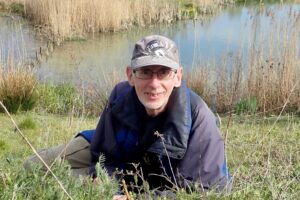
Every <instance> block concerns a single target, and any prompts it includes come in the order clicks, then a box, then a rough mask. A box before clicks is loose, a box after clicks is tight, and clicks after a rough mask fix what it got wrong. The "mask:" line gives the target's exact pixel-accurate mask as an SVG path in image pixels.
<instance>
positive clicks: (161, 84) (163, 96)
mask: <svg viewBox="0 0 300 200" xmlns="http://www.w3.org/2000/svg"><path fill="white" fill-rule="evenodd" d="M138 70H141V71H139V72H135V73H136V74H135V73H134V71H133V69H132V68H131V67H127V69H126V73H127V77H128V81H129V83H130V84H131V85H132V86H134V87H135V91H136V94H137V96H138V98H139V100H140V102H141V103H142V104H143V105H144V106H145V109H146V112H147V114H148V115H150V116H157V115H159V114H160V113H162V112H163V111H164V110H165V109H166V106H167V103H168V100H169V97H170V95H171V93H172V91H173V88H174V87H179V86H180V85H181V78H182V68H179V69H178V70H177V73H174V72H171V73H172V74H171V78H167V79H161V78H160V77H158V74H157V72H159V73H164V70H165V71H166V70H167V71H169V70H170V68H167V67H164V66H157V65H155V66H146V67H142V68H139V69H138ZM167 71H166V73H168V72H167ZM152 72H154V73H155V74H153V76H152V78H149V79H141V78H139V77H137V75H138V74H137V73H139V74H141V75H142V76H143V75H145V74H148V73H152Z"/></svg>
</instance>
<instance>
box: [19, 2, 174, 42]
mask: <svg viewBox="0 0 300 200" xmlns="http://www.w3.org/2000/svg"><path fill="white" fill-rule="evenodd" d="M25 5H26V13H27V15H28V16H29V17H30V19H31V20H32V21H33V22H34V23H35V24H37V25H40V26H42V27H47V29H45V34H47V36H48V37H49V38H51V39H52V40H53V41H56V42H57V43H60V42H61V41H63V40H65V39H67V38H74V37H84V36H85V35H86V34H87V33H97V32H108V31H113V32H115V31H118V30H121V29H126V28H128V27H129V26H131V25H133V24H136V25H142V26H143V25H146V24H149V23H154V22H165V21H167V22H169V21H172V20H173V19H174V18H176V16H177V13H178V6H177V4H175V3H173V1H160V0H150V1H146V0H135V1H131V0H111V1H105V0H99V1H98V0H89V1H88V0H82V1H75V0H65V1H60V0H48V1H43V0H28V1H26V3H25Z"/></svg>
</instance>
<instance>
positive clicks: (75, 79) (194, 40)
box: [0, 4, 300, 83]
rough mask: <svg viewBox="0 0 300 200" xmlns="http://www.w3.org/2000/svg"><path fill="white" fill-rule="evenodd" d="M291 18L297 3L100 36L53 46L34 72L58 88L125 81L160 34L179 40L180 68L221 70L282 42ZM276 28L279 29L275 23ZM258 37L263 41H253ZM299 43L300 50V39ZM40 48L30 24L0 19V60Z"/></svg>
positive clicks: (30, 54)
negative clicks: (147, 40) (145, 42)
mask: <svg viewBox="0 0 300 200" xmlns="http://www.w3.org/2000/svg"><path fill="white" fill-rule="evenodd" d="M274 13H276V14H274ZM290 15H295V16H296V17H297V16H298V18H300V17H299V16H300V5H299V4H298V5H297V4H294V5H287V4H284V5H281V4H273V5H265V6H263V7H259V6H243V7H235V8H228V9H226V10H224V11H222V12H220V13H218V14H216V15H215V16H212V17H210V18H209V19H207V20H204V21H203V20H195V21H192V20H189V21H181V22H178V23H176V24H172V25H170V24H168V25H166V24H162V25H155V26H151V27H147V28H145V27H144V28H134V29H132V30H129V31H124V32H121V33H105V34H100V35H97V36H94V37H91V39H88V40H84V41H68V42H65V43H64V44H63V45H61V46H58V47H55V48H54V51H53V52H52V53H51V54H50V56H48V57H47V59H44V60H43V61H42V62H41V64H40V65H39V66H38V67H36V69H37V73H38V75H39V77H40V79H41V80H42V81H51V82H55V83H60V82H71V83H81V82H82V81H83V80H85V81H87V80H98V81H99V80H100V81H101V80H103V79H104V78H106V79H107V78H108V77H110V76H109V75H111V74H112V73H113V74H117V75H118V76H119V77H120V79H123V78H125V77H124V75H123V74H124V71H125V66H127V65H128V64H129V63H130V57H131V52H132V48H133V45H134V43H135V42H136V41H137V40H139V39H140V38H142V37H143V36H145V35H150V34H161V35H165V36H167V37H170V38H171V39H173V40H175V41H176V43H177V44H178V47H179V50H180V57H181V61H182V65H183V66H184V68H186V69H187V70H189V69H192V68H197V67H201V66H204V65H210V64H211V63H214V65H218V62H220V60H222V58H226V57H232V56H233V55H235V54H239V53H243V54H245V55H247V52H248V49H249V48H253V43H262V42H266V43H267V40H269V39H272V40H274V41H275V42H277V41H279V40H280V35H281V33H280V31H279V32H278V37H277V38H274V37H272V38H269V35H270V33H271V32H272V31H273V32H274V28H273V27H274V23H278V24H281V23H288V22H286V21H288V20H289V16H290ZM285 20H286V21H285ZM299 20H300V19H299ZM16 21H17V22H18V23H16ZM18 24H19V25H18ZM20 24H22V25H20ZM272 24H273V25H272ZM275 27H278V26H276V24H275ZM291 27H292V25H291ZM276 31H278V30H276ZM282 31H286V30H282ZM282 34H283V33H282ZM257 36H259V37H258V38H259V39H254V38H255V37H257ZM299 37H300V34H299ZM297 41H298V42H299V45H298V48H300V40H299V39H298V40H297ZM39 46H45V43H43V41H41V40H39V39H37V38H36V37H35V34H34V31H33V30H31V29H30V28H29V27H28V25H26V22H24V21H22V20H20V19H18V20H16V19H11V18H10V17H0V47H2V49H0V53H1V54H0V55H1V57H0V58H2V60H3V58H5V56H7V54H8V52H9V51H10V52H12V51H13V52H14V55H15V56H14V57H15V59H19V58H20V57H26V58H30V59H31V58H35V55H36V54H35V53H36V51H38V49H39ZM22 49H23V51H22ZM24 49H25V50H26V51H24ZM298 52H299V51H298ZM22 53H23V54H22ZM0 60H1V59H0Z"/></svg>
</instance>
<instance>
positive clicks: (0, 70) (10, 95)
mask: <svg viewBox="0 0 300 200" xmlns="http://www.w3.org/2000/svg"><path fill="white" fill-rule="evenodd" d="M36 85H37V79H36V76H35V75H34V73H33V72H32V71H31V70H28V69H27V68H26V66H17V67H9V68H7V69H4V67H3V66H0V101H2V102H3V104H4V105H5V107H6V108H7V110H8V111H9V112H11V113H17V112H18V111H19V110H24V111H27V110H31V109H32V108H33V107H34V106H35V103H36V101H37V99H38V96H37V93H36ZM0 111H1V112H3V111H4V110H3V108H0Z"/></svg>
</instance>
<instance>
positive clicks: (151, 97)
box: [145, 92, 164, 99]
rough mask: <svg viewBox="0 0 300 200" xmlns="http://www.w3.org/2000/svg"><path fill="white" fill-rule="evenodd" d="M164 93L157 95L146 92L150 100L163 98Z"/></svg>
mask: <svg viewBox="0 0 300 200" xmlns="http://www.w3.org/2000/svg"><path fill="white" fill-rule="evenodd" d="M163 94H164V93H163V92H158V93H157V92H156V93H152V92H145V95H146V96H147V97H148V98H149V99H157V98H159V97H161V96H162V95H163Z"/></svg>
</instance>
